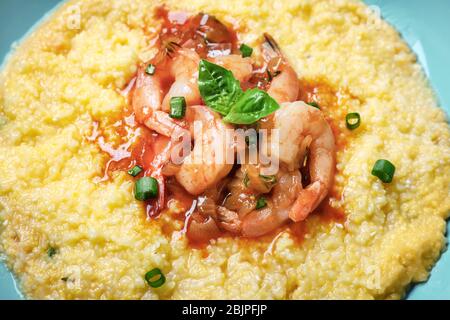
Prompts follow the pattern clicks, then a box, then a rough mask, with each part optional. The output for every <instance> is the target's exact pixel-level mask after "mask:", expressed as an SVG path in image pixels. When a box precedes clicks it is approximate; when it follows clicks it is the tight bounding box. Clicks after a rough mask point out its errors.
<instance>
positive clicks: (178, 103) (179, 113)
mask: <svg viewBox="0 0 450 320" xmlns="http://www.w3.org/2000/svg"><path fill="white" fill-rule="evenodd" d="M185 114H186V99H185V98H184V97H172V98H171V99H170V117H171V118H174V119H183V118H184V115H185Z"/></svg>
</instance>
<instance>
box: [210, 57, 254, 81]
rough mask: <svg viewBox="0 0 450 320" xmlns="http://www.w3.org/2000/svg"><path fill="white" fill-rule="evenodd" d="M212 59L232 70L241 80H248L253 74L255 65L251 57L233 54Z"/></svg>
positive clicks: (213, 61)
mask: <svg viewBox="0 0 450 320" xmlns="http://www.w3.org/2000/svg"><path fill="white" fill-rule="evenodd" d="M210 61H211V62H212V63H215V64H217V65H219V66H222V67H224V68H225V69H227V70H230V71H231V72H232V73H233V75H234V77H235V78H236V79H237V80H239V81H240V82H246V81H248V80H249V79H250V78H251V76H252V71H253V66H252V62H251V60H250V58H243V57H242V56H240V55H237V54H231V55H227V56H218V57H215V58H211V59H210Z"/></svg>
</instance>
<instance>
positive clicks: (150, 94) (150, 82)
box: [131, 62, 167, 123]
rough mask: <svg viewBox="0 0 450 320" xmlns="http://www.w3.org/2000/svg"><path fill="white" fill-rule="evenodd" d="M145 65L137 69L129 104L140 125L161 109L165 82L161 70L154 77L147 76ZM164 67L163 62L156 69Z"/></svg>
mask: <svg viewBox="0 0 450 320" xmlns="http://www.w3.org/2000/svg"><path fill="white" fill-rule="evenodd" d="M147 65H148V64H143V65H141V66H140V67H139V69H138V72H137V77H136V84H135V88H134V91H133V95H132V102H131V105H132V107H133V111H134V114H135V116H136V120H137V121H138V122H140V123H144V121H145V120H146V119H147V118H148V117H150V116H151V115H152V114H153V112H154V111H157V110H160V109H161V103H162V101H163V99H164V90H163V87H164V82H165V81H167V75H166V74H165V73H164V72H163V71H162V70H156V71H155V74H154V75H149V74H147V73H146V71H145V69H146V68H147ZM165 65H167V62H163V64H162V65H161V66H160V68H158V69H164V67H165Z"/></svg>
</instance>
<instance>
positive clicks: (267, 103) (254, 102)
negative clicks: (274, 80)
mask: <svg viewBox="0 0 450 320" xmlns="http://www.w3.org/2000/svg"><path fill="white" fill-rule="evenodd" d="M279 108H280V106H279V104H278V103H277V102H276V101H275V100H274V99H273V98H272V97H271V96H269V94H268V93H267V92H265V91H262V90H260V89H250V90H247V91H245V92H244V94H243V95H242V96H241V97H240V98H239V100H238V101H237V102H236V103H235V105H234V106H233V107H232V108H231V110H230V112H229V113H228V114H227V115H226V116H225V117H224V118H223V120H224V121H226V122H230V123H235V124H252V123H254V122H256V121H258V120H259V119H261V118H264V117H267V116H268V115H269V114H271V113H273V112H275V111H276V110H278V109H279Z"/></svg>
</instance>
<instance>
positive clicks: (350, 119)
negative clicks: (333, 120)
mask: <svg viewBox="0 0 450 320" xmlns="http://www.w3.org/2000/svg"><path fill="white" fill-rule="evenodd" d="M360 124H361V116H360V115H359V113H357V112H352V113H349V114H347V115H346V116H345V125H346V126H347V129H349V130H355V129H356V128H358V127H359V126H360Z"/></svg>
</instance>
